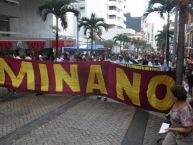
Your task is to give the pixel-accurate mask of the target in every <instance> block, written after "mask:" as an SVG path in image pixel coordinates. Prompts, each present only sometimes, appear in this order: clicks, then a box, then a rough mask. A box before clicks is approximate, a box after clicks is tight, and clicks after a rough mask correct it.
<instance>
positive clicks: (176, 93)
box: [162, 86, 193, 145]
mask: <svg viewBox="0 0 193 145" xmlns="http://www.w3.org/2000/svg"><path fill="white" fill-rule="evenodd" d="M171 92H172V99H173V101H174V105H173V107H172V109H171V110H170V113H169V115H170V122H171V126H170V127H169V128H168V129H166V131H167V135H166V137H165V139H164V141H163V143H162V145H193V120H192V107H191V106H190V104H189V103H188V102H187V101H186V99H187V96H186V95H187V93H186V91H185V89H184V87H183V86H174V87H173V88H172V89H171Z"/></svg>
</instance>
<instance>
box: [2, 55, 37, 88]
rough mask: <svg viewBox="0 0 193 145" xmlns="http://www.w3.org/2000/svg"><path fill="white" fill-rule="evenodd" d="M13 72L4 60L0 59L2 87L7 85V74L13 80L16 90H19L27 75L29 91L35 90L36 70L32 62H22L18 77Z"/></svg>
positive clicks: (12, 83)
mask: <svg viewBox="0 0 193 145" xmlns="http://www.w3.org/2000/svg"><path fill="white" fill-rule="evenodd" d="M13 63H14V61H13ZM13 71H14V70H12V69H11V68H10V66H9V65H8V64H7V63H6V61H5V60H4V59H3V58H0V85H4V84H5V73H7V75H8V77H9V78H10V80H11V85H12V86H13V87H15V88H18V87H19V86H20V85H21V83H22V81H23V79H24V77H25V75H27V89H28V90H34V89H35V83H34V70H33V66H32V63H31V62H25V61H22V62H21V66H20V69H19V72H18V74H17V75H15V73H14V72H13Z"/></svg>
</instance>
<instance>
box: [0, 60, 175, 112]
mask: <svg viewBox="0 0 193 145" xmlns="http://www.w3.org/2000/svg"><path fill="white" fill-rule="evenodd" d="M174 76H175V75H174V73H172V72H160V71H145V70H137V69H132V68H127V67H124V66H120V65H117V64H113V63H110V62H77V63H52V62H43V61H24V60H16V59H12V58H3V57H0V86H4V87H12V88H15V89H19V90H24V91H26V90H28V91H37V92H47V93H63V94H69V95H77V94H79V95H85V94H95V95H105V96H108V97H109V98H112V99H114V100H117V101H120V102H123V103H125V104H128V105H133V106H136V107H140V108H144V109H147V110H155V111H160V112H167V111H168V110H169V109H170V107H171V106H172V104H173V102H172V98H171V96H172V95H171V91H170V89H171V87H173V86H174V85H175V80H174Z"/></svg>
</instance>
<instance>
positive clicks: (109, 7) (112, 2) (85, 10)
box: [64, 0, 126, 37]
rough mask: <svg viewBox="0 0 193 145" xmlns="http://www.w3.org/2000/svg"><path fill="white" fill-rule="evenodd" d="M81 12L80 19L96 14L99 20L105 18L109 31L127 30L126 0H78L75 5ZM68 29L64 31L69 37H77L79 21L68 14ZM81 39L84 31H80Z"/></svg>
mask: <svg viewBox="0 0 193 145" xmlns="http://www.w3.org/2000/svg"><path fill="white" fill-rule="evenodd" d="M74 7H75V8H76V9H78V10H79V11H80V17H88V18H90V16H91V14H92V13H95V14H96V16H97V17H98V18H104V20H105V23H107V24H108V26H109V29H114V28H116V29H117V28H121V29H126V16H125V15H126V0H78V1H77V4H75V5H74ZM67 19H68V23H69V25H68V27H67V29H66V30H65V31H64V33H65V35H67V36H69V37H70V36H72V37H73V36H74V37H75V36H76V33H77V21H76V17H74V16H73V14H68V17H67ZM80 37H84V36H83V31H80Z"/></svg>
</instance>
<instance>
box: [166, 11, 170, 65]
mask: <svg viewBox="0 0 193 145" xmlns="http://www.w3.org/2000/svg"><path fill="white" fill-rule="evenodd" d="M169 29H170V13H168V18H167V28H166V64H167V66H169V59H170V48H169V47H170V42H169V35H170V30H169Z"/></svg>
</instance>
